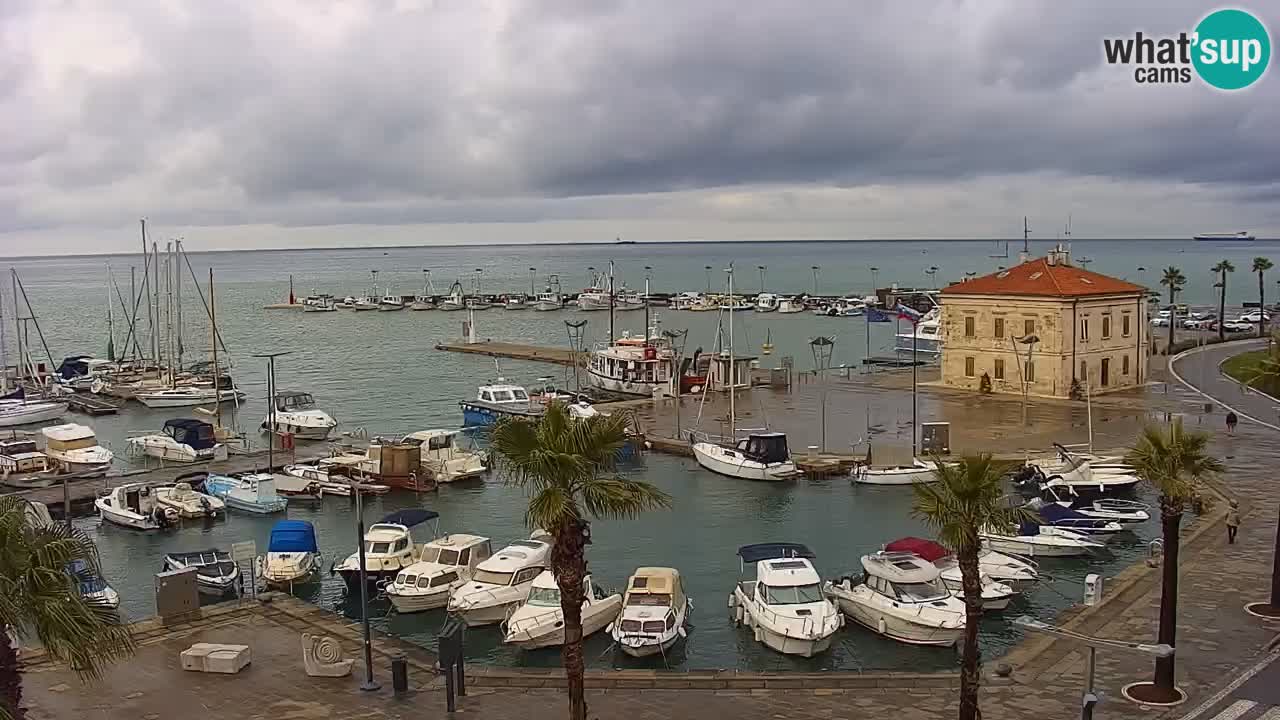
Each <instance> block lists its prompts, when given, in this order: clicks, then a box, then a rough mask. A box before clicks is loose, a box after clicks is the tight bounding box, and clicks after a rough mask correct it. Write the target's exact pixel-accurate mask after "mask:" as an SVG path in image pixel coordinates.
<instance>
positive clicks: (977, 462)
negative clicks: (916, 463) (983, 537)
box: [911, 454, 1026, 552]
mask: <svg viewBox="0 0 1280 720" xmlns="http://www.w3.org/2000/svg"><path fill="white" fill-rule="evenodd" d="M935 461H936V462H937V463H938V465H937V469H936V470H935V471H934V476H935V478H936V482H933V483H916V484H914V485H913V486H912V490H913V492H914V495H915V497H914V500H913V502H912V508H911V514H912V516H913V517H915V518H917V519H919V520H921V521H923V522H924V523H925V524H926V525H927V526H929V527H930V528H931V529H933V530H934V532H936V533H937V535H938V540H939V541H940V542H941V543H942V544H943V545H946V546H948V547H950V548H951V549H953V550H955V551H956V552H961V551H963V550H966V549H976V548H977V547H978V545H979V537H978V533H980V532H981V531H982V530H983V529H985V528H988V527H1004V526H1007V525H1010V524H1013V523H1016V522H1018V521H1019V520H1022V519H1025V518H1026V512H1025V511H1023V510H1022V509H1020V508H1016V507H1013V506H1011V505H1010V503H1009V501H1008V499H1007V498H1006V495H1005V492H1004V481H1003V478H1004V475H1005V473H1006V471H1007V470H1008V465H1007V464H1005V463H1000V462H996V461H995V460H994V459H993V458H992V457H991V455H990V454H981V455H969V456H965V457H963V458H961V460H960V461H959V462H958V463H954V464H946V463H943V462H942V461H941V458H935Z"/></svg>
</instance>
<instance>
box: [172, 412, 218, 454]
mask: <svg viewBox="0 0 1280 720" xmlns="http://www.w3.org/2000/svg"><path fill="white" fill-rule="evenodd" d="M164 433H165V434H166V435H168V436H169V437H171V438H173V439H174V440H176V441H178V442H180V443H183V444H186V445H190V446H191V449H193V450H207V449H209V448H211V447H213V446H214V445H216V444H217V443H218V440H217V438H216V437H214V434H213V426H212V425H210V424H209V423H207V422H204V421H202V420H196V419H195V418H170V419H168V420H165V421H164Z"/></svg>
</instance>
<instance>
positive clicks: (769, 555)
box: [738, 543, 817, 563]
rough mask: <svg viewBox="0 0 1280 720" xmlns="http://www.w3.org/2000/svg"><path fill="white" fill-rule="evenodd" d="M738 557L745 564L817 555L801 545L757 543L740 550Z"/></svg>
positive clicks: (811, 557)
mask: <svg viewBox="0 0 1280 720" xmlns="http://www.w3.org/2000/svg"><path fill="white" fill-rule="evenodd" d="M738 557H740V558H742V562H745V563H757V562H760V561H761V560H777V559H779V558H810V559H813V558H816V557H817V555H814V554H813V551H812V550H810V549H809V548H808V547H806V546H804V545H801V544H800V543H756V544H754V545H743V546H742V547H740V548H738Z"/></svg>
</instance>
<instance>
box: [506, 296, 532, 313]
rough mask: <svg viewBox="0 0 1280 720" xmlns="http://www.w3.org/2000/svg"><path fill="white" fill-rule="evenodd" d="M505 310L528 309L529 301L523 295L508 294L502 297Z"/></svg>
mask: <svg viewBox="0 0 1280 720" xmlns="http://www.w3.org/2000/svg"><path fill="white" fill-rule="evenodd" d="M502 309H503V310H528V309H529V303H528V302H526V301H525V298H524V296H523V295H508V296H506V297H505V298H503V299H502Z"/></svg>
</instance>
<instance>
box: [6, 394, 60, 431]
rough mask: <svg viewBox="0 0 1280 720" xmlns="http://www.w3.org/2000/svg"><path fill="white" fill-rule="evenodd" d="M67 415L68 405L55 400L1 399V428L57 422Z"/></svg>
mask: <svg viewBox="0 0 1280 720" xmlns="http://www.w3.org/2000/svg"><path fill="white" fill-rule="evenodd" d="M66 414H67V404H66V403H64V402H56V401H53V400H25V399H12V398H8V399H0V427H15V426H17V425H31V424H35V423H42V422H49V421H50V420H57V419H58V418H60V417H62V416H63V415H66Z"/></svg>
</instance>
